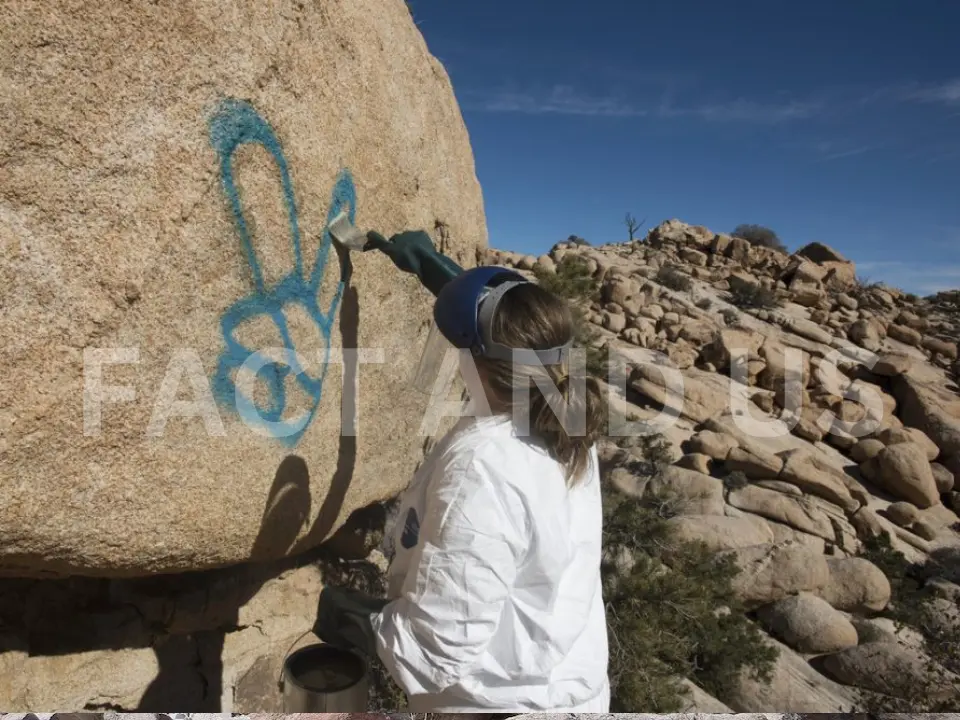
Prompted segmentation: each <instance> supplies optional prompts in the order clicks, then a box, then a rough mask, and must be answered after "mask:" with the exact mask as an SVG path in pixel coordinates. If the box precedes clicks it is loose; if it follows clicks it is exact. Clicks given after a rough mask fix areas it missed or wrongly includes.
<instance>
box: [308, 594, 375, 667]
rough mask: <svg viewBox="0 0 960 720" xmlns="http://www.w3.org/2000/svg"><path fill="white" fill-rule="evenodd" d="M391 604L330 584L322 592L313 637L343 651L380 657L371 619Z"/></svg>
mask: <svg viewBox="0 0 960 720" xmlns="http://www.w3.org/2000/svg"><path fill="white" fill-rule="evenodd" d="M388 602H389V601H388V600H384V599H381V598H375V597H371V596H370V595H367V594H366V593H362V592H360V591H358V590H351V589H350V588H339V587H333V586H332V585H328V586H327V587H325V588H324V589H323V590H322V591H321V593H320V601H319V603H317V621H316V623H314V626H313V632H314V634H315V635H316V636H317V637H318V638H320V639H321V640H323V641H324V642H325V643H328V644H330V645H333V646H335V647H338V648H340V649H341V650H360V651H361V652H363V653H365V654H366V655H367V657H375V656H376V654H377V640H376V637H375V635H374V632H373V625H372V623H371V616H372V615H376V614H378V613H380V612H381V611H382V610H383V608H384V607H385V606H386V605H387V603H388Z"/></svg>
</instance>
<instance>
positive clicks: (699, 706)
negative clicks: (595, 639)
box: [558, 678, 939, 720]
mask: <svg viewBox="0 0 960 720" xmlns="http://www.w3.org/2000/svg"><path fill="white" fill-rule="evenodd" d="M680 684H681V685H682V686H683V687H685V688H686V690H687V698H686V703H687V704H686V706H685V707H684V708H683V712H685V713H720V714H730V713H732V712H733V711H732V710H731V709H730V708H729V707H727V706H726V705H724V704H723V703H722V702H720V701H719V700H717V699H716V698H715V697H713V696H712V695H710V694H709V693H708V692H707V691H705V690H704V689H703V688H701V687H700V686H699V685H696V684H694V683H693V682H691V681H690V680H688V679H687V678H681V679H680ZM558 720H559V719H558ZM563 720H566V718H564V719H563ZM938 720H939V719H938Z"/></svg>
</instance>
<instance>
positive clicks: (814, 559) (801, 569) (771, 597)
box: [732, 542, 830, 606]
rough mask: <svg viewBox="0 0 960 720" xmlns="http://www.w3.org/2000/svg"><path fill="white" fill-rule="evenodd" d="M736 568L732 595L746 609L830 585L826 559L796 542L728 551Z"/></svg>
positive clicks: (816, 591) (817, 592) (815, 590)
mask: <svg viewBox="0 0 960 720" xmlns="http://www.w3.org/2000/svg"><path fill="white" fill-rule="evenodd" d="M732 553H733V557H734V560H735V561H736V563H737V566H738V567H739V568H740V572H739V573H737V575H736V577H735V578H734V580H733V587H734V592H735V593H736V594H737V596H738V597H739V598H740V599H741V600H743V601H744V603H746V604H747V605H748V606H760V605H766V604H768V603H772V602H776V601H777V600H780V599H781V598H784V597H786V596H787V595H794V594H796V593H798V592H803V591H808V592H812V593H815V594H819V592H820V591H821V590H822V589H823V588H824V587H825V586H826V585H827V583H829V582H830V568H829V567H828V566H827V561H826V558H824V557H823V555H820V554H818V553H816V552H815V551H814V550H812V549H811V548H810V547H808V546H806V545H802V544H800V543H797V542H783V543H778V544H776V545H757V546H754V547H747V548H741V549H738V550H734V551H732Z"/></svg>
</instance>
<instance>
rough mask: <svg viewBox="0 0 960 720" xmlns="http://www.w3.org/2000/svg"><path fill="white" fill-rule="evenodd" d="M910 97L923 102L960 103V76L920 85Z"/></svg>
mask: <svg viewBox="0 0 960 720" xmlns="http://www.w3.org/2000/svg"><path fill="white" fill-rule="evenodd" d="M909 98H910V99H913V100H919V101H921V102H929V103H940V104H943V105H960V78H956V79H954V80H948V81H946V82H942V83H939V84H936V85H927V86H926V87H919V88H917V89H916V90H914V91H913V93H911V94H910V96H909Z"/></svg>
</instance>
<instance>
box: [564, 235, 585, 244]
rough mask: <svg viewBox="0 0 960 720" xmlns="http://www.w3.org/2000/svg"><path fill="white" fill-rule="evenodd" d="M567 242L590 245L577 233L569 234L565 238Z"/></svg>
mask: <svg viewBox="0 0 960 720" xmlns="http://www.w3.org/2000/svg"><path fill="white" fill-rule="evenodd" d="M567 242H569V243H573V244H574V245H582V246H585V247H590V243H589V242H588V241H587V240H584V239H583V238H582V237H580V236H579V235H571V236H570V237H568V238H567Z"/></svg>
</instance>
